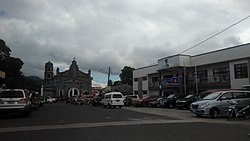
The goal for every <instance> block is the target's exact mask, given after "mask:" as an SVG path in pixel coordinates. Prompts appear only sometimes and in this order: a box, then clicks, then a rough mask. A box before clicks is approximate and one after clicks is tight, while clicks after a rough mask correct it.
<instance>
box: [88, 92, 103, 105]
mask: <svg viewBox="0 0 250 141" xmlns="http://www.w3.org/2000/svg"><path fill="white" fill-rule="evenodd" d="M102 99H103V97H102V95H101V94H99V95H96V96H94V97H93V98H92V99H91V100H90V102H89V103H90V105H91V106H101V105H102Z"/></svg>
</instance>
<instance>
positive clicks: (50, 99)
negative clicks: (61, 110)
mask: <svg viewBox="0 0 250 141" xmlns="http://www.w3.org/2000/svg"><path fill="white" fill-rule="evenodd" d="M45 101H46V102H47V103H55V102H56V99H55V98H52V97H49V96H48V97H46V100H45Z"/></svg>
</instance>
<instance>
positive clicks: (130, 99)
mask: <svg viewBox="0 0 250 141" xmlns="http://www.w3.org/2000/svg"><path fill="white" fill-rule="evenodd" d="M139 99H140V98H139V96H138V95H126V96H124V105H125V106H131V105H135V103H136V101H137V100H139Z"/></svg>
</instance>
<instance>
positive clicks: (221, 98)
mask: <svg viewBox="0 0 250 141" xmlns="http://www.w3.org/2000/svg"><path fill="white" fill-rule="evenodd" d="M229 100H235V101H236V102H237V103H239V106H241V107H244V106H246V105H249V104H250V91H240V90H229V91H218V92H214V93H211V94H209V95H207V96H206V97H204V98H203V100H201V101H196V102H193V103H192V104H191V111H192V112H193V113H194V114H196V115H197V116H198V117H201V116H202V115H210V116H211V118H217V117H218V116H219V115H227V113H228V110H229V105H230V104H229Z"/></svg>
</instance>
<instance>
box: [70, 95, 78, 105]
mask: <svg viewBox="0 0 250 141" xmlns="http://www.w3.org/2000/svg"><path fill="white" fill-rule="evenodd" d="M70 104H74V105H77V104H79V103H78V97H77V96H76V95H75V96H71V97H70Z"/></svg>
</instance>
